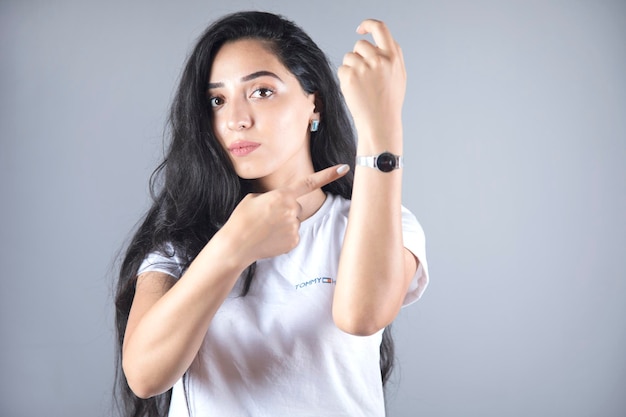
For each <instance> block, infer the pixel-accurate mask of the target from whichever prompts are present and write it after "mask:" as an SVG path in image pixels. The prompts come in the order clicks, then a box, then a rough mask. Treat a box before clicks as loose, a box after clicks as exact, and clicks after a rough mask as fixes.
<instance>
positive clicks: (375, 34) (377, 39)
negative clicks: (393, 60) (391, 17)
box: [356, 19, 394, 50]
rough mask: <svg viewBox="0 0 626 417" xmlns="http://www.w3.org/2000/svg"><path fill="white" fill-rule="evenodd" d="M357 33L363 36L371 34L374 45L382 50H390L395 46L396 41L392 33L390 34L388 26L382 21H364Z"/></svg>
mask: <svg viewBox="0 0 626 417" xmlns="http://www.w3.org/2000/svg"><path fill="white" fill-rule="evenodd" d="M356 31H357V33H358V34H361V35H365V34H367V33H371V34H372V38H374V43H375V44H376V46H378V47H379V48H381V49H385V50H390V49H391V48H392V47H393V45H394V40H393V37H392V36H391V32H389V29H388V28H387V25H386V24H385V23H384V22H382V21H380V20H375V19H367V20H364V21H363V22H361V24H360V25H359V27H358V28H357V29H356Z"/></svg>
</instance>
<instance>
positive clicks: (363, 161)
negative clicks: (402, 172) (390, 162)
mask: <svg viewBox="0 0 626 417" xmlns="http://www.w3.org/2000/svg"><path fill="white" fill-rule="evenodd" d="M383 153H384V152H383ZM378 156H379V155H368V156H362V155H359V156H357V157H356V164H357V165H361V166H365V167H369V168H378V163H377V160H378ZM393 156H394V157H395V158H396V163H395V169H400V168H402V167H403V166H404V158H402V156H401V155H393Z"/></svg>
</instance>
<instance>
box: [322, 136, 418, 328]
mask: <svg viewBox="0 0 626 417" xmlns="http://www.w3.org/2000/svg"><path fill="white" fill-rule="evenodd" d="M395 134H396V135H400V138H399V139H397V140H394V141H388V142H387V143H394V145H393V146H394V149H378V148H377V146H379V145H376V144H375V141H374V140H370V138H369V135H368V136H365V135H360V137H359V147H358V151H357V153H358V154H359V155H374V154H378V153H380V152H382V151H390V152H392V153H394V154H401V153H402V140H401V131H396V132H395ZM401 204H402V169H399V170H394V171H392V172H388V173H385V172H381V171H379V170H377V169H374V168H369V167H363V166H357V167H356V168H355V177H354V186H353V192H352V203H351V208H350V215H349V219H348V227H347V230H346V235H345V238H344V244H343V249H342V252H341V258H340V262H339V272H338V276H337V285H336V289H335V298H334V300H333V316H334V318H335V322H336V323H337V325H338V326H339V327H340V328H342V329H343V330H345V331H347V332H349V333H355V334H371V333H374V332H375V331H378V330H380V329H382V328H383V327H385V326H386V325H387V324H389V323H390V322H391V321H393V319H394V318H395V316H396V314H397V312H398V311H399V309H400V306H401V305H402V300H403V299H404V293H405V291H406V279H405V277H406V272H405V270H404V249H403V241H402V212H401Z"/></svg>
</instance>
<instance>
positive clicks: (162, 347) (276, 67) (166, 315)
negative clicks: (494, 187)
mask: <svg viewBox="0 0 626 417" xmlns="http://www.w3.org/2000/svg"><path fill="white" fill-rule="evenodd" d="M357 32H358V33H359V34H362V35H364V34H366V33H371V34H372V36H373V39H374V43H375V44H372V43H370V42H367V41H365V40H360V41H358V42H357V43H356V45H355V47H354V50H353V51H352V52H350V53H348V54H346V55H345V57H344V61H343V65H342V66H341V67H340V68H339V72H338V75H339V79H340V83H341V89H342V92H343V94H344V96H345V98H346V102H347V105H348V108H349V109H350V111H351V113H352V115H353V118H354V121H355V127H356V129H357V134H358V148H357V151H358V154H359V155H373V154H377V153H380V152H382V151H385V150H387V151H390V152H393V153H396V154H401V153H402V123H401V109H402V102H403V99H404V91H405V83H406V81H405V80H406V74H405V70H404V62H403V58H402V52H401V50H400V47H399V46H398V45H397V43H396V42H395V40H394V39H393V37H392V36H391V34H390V33H389V31H388V29H387V27H386V26H385V25H384V23H382V22H380V21H376V20H366V21H364V22H362V23H361V25H360V26H359V28H358V29H357ZM260 44H261V45H260ZM259 46H263V45H262V43H260V42H259V41H252V40H240V41H235V42H232V43H228V44H226V45H224V46H223V47H222V49H220V51H219V52H218V54H217V56H216V58H215V61H214V64H213V68H212V71H211V79H210V80H209V84H210V89H209V91H208V94H209V97H211V102H212V104H213V116H214V124H215V133H216V135H217V137H218V139H219V140H220V143H221V144H222V146H224V148H225V149H229V148H231V147H232V146H233V144H236V143H237V142H238V141H245V143H249V142H254V143H255V144H258V146H257V147H256V149H255V150H254V151H253V152H251V153H248V154H246V155H245V156H242V155H236V154H234V153H233V152H230V153H229V155H230V157H231V160H232V161H233V164H234V167H235V170H236V171H237V174H238V175H240V176H241V177H243V178H248V179H254V180H255V186H256V190H255V191H257V192H256V193H253V194H249V195H248V196H246V197H245V198H244V199H243V200H242V201H241V203H240V204H239V205H238V206H237V207H236V208H235V210H234V211H233V213H232V215H231V216H230V218H229V220H228V221H227V222H226V224H225V225H224V227H223V228H222V229H220V231H219V232H217V233H216V234H215V236H214V237H213V238H212V239H211V240H210V241H209V242H208V243H207V245H206V246H205V247H204V248H203V250H202V251H201V252H200V254H199V255H198V256H197V258H196V259H195V260H194V261H193V262H192V264H191V265H190V267H189V269H188V270H187V272H186V273H185V274H184V275H183V276H182V277H181V278H180V279H179V280H178V281H175V280H174V279H173V278H172V277H170V276H168V275H167V274H163V273H159V272H147V273H145V274H142V275H141V276H139V277H138V279H137V287H136V294H135V298H134V301H133V305H132V308H131V311H130V316H129V319H128V325H127V329H126V334H125V337H124V346H123V355H122V366H123V369H124V373H125V375H126V378H127V380H128V383H129V385H130V387H131V388H132V389H133V391H134V392H135V394H136V395H138V396H139V397H143V398H147V397H150V396H153V395H157V394H160V393H162V392H164V391H166V390H168V389H169V388H171V386H172V385H173V384H174V383H175V382H176V381H177V380H178V379H179V378H180V377H181V376H182V375H183V374H184V372H185V371H186V370H187V368H188V367H189V366H190V364H191V363H192V361H193V359H194V358H195V356H196V354H197V353H198V350H199V349H200V346H201V344H202V340H203V338H204V335H205V333H206V331H207V328H208V326H209V324H210V323H211V320H212V318H213V316H214V314H215V312H216V311H217V310H218V308H219V307H220V305H221V304H222V302H223V301H224V299H225V298H226V297H227V295H228V294H229V293H230V291H231V289H232V288H233V286H234V284H235V282H236V280H237V279H238V277H239V275H240V274H241V272H242V271H243V270H244V269H245V268H246V267H247V266H248V265H249V264H251V263H252V262H254V261H255V260H258V259H261V258H265V257H271V256H277V255H280V254H282V253H286V252H288V251H289V250H291V249H293V248H294V247H295V246H296V245H297V244H298V240H299V236H298V230H299V226H300V222H301V221H302V220H304V219H306V218H308V217H310V216H311V215H312V214H313V213H315V211H317V210H318V209H319V207H320V206H321V205H322V204H323V202H324V199H325V195H324V193H323V192H322V191H321V189H320V188H321V187H322V186H324V185H325V184H327V183H330V182H332V181H334V180H336V179H338V178H339V177H341V176H342V175H344V174H345V172H347V167H346V166H336V167H330V168H328V169H325V170H322V171H319V172H314V169H313V166H312V163H311V157H310V154H309V150H308V149H309V146H308V141H309V140H310V138H309V133H308V127H309V123H310V121H311V120H312V119H315V118H319V114H318V113H317V112H316V109H315V96H314V95H313V94H310V95H309V94H306V93H305V92H304V91H303V90H302V89H301V88H300V86H299V84H298V82H297V80H296V79H295V77H294V76H293V75H292V74H290V73H289V71H288V70H287V69H286V68H285V67H283V66H282V64H281V63H280V62H279V61H278V60H277V59H276V57H275V56H274V55H272V54H271V53H270V52H269V51H268V50H267V49H264V48H259ZM259 71H263V73H262V74H261V75H259ZM321 122H322V123H323V120H322V121H321ZM255 146H256V145H255ZM401 186H402V172H401V170H396V171H394V172H391V173H382V172H380V171H378V170H375V169H371V168H367V167H361V166H358V167H357V168H356V172H355V180H354V188H353V196H352V205H351V209H350V214H349V221H348V228H347V231H346V236H345V239H344V247H343V249H342V252H341V258H340V264H339V271H338V275H337V284H336V288H335V295H334V299H333V318H334V321H335V323H336V325H337V326H338V327H339V328H340V329H342V330H343V331H346V332H348V333H351V334H355V335H370V334H373V333H375V332H377V331H379V330H380V329H382V328H384V327H385V326H387V325H388V324H389V323H391V322H392V321H393V319H394V318H395V317H396V315H397V314H398V311H399V310H400V307H401V306H402V301H403V299H404V295H405V294H406V291H407V288H408V285H409V283H410V281H411V279H412V277H413V275H414V274H415V271H416V268H417V265H418V261H417V259H416V258H415V256H414V255H412V254H411V253H410V252H408V251H407V250H406V249H404V247H403V244H402V225H401V214H400V204H401Z"/></svg>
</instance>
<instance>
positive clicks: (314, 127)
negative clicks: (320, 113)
mask: <svg viewBox="0 0 626 417" xmlns="http://www.w3.org/2000/svg"><path fill="white" fill-rule="evenodd" d="M319 127H320V121H319V120H317V119H313V120H311V132H317V129H319Z"/></svg>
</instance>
